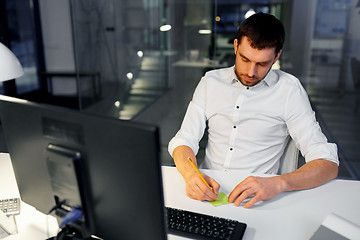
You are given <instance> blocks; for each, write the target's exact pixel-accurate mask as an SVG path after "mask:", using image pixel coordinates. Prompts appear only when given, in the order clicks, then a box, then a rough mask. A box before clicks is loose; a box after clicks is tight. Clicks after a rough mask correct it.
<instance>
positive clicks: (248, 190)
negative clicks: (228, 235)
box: [169, 13, 339, 208]
mask: <svg viewBox="0 0 360 240" xmlns="http://www.w3.org/2000/svg"><path fill="white" fill-rule="evenodd" d="M284 40H285V31H284V27H283V25H282V23H281V22H280V21H279V20H278V19H276V18H275V17H274V16H272V15H269V14H264V13H257V14H254V15H252V16H251V17H249V18H248V19H246V20H245V21H244V22H242V24H241V26H240V28H239V30H238V33H237V38H236V39H235V40H234V50H235V55H236V59H235V66H233V67H230V68H224V69H219V70H214V71H210V72H207V73H206V74H205V76H204V77H203V78H202V79H201V80H200V82H199V84H198V86H197V88H196V90H195V92H194V95H193V99H192V101H191V102H190V103H189V106H188V109H187V112H186V114H185V117H184V120H183V123H182V125H181V128H180V130H179V131H178V133H177V134H176V136H175V137H174V138H173V139H172V140H171V141H170V143H169V153H170V154H171V155H172V157H173V159H174V162H175V165H176V167H177V169H178V170H179V172H180V173H181V174H182V176H183V178H184V180H185V182H186V194H187V195H188V196H189V197H190V198H193V199H197V200H201V201H203V200H207V201H211V200H215V199H217V198H218V191H219V188H220V186H219V184H218V183H217V182H216V180H215V179H212V178H211V177H209V176H207V175H205V174H202V175H203V176H204V178H205V180H206V182H207V183H208V185H210V187H211V188H212V190H211V189H210V188H209V187H207V186H206V184H205V183H204V182H203V181H202V180H201V178H200V176H199V175H198V174H197V173H196V171H195V169H194V168H193V166H192V165H191V163H190V162H189V161H188V158H191V159H192V161H193V162H194V164H195V165H196V164H197V161H196V157H195V155H196V154H197V151H198V148H199V146H198V145H199V141H200V140H201V138H202V136H203V134H204V131H205V128H206V126H207V125H208V144H207V146H206V155H205V159H204V162H203V163H202V168H210V169H238V170H244V171H247V172H252V173H260V174H277V173H278V169H279V159H280V157H281V155H282V154H283V152H284V148H285V146H286V143H287V140H288V138H289V137H290V136H291V138H292V139H293V140H294V141H295V143H296V146H297V147H298V148H299V149H300V151H301V153H302V155H303V156H304V157H305V161H306V164H304V165H303V166H302V167H300V168H299V169H297V170H296V171H294V172H291V173H287V174H283V175H279V176H274V177H269V178H261V177H248V178H247V179H245V180H244V181H242V182H240V183H239V184H238V185H237V186H236V187H235V188H234V189H233V190H232V192H231V193H230V195H229V202H232V203H233V204H234V205H235V206H239V205H240V204H241V203H242V202H243V201H244V200H245V199H246V198H248V197H252V198H251V200H250V201H248V202H247V203H246V204H245V205H244V207H245V208H249V207H251V206H253V205H254V204H255V203H256V202H259V201H263V200H267V199H271V198H273V197H275V196H276V195H278V194H279V193H280V192H283V191H294V190H301V189H309V188H314V187H317V186H319V185H321V184H323V183H325V182H327V181H329V180H331V179H333V178H335V177H336V176H337V173H338V165H339V160H338V156H337V147H336V145H335V144H333V143H328V142H327V139H326V137H325V136H324V134H323V133H322V131H321V129H320V127H319V125H318V123H317V121H316V119H315V114H314V112H313V110H312V108H311V106H310V103H309V100H308V96H307V93H306V92H305V90H304V88H303V87H302V86H301V83H300V82H299V80H298V79H297V78H295V77H294V76H292V75H290V74H288V73H285V72H283V71H280V70H272V69H271V67H272V65H273V64H274V63H275V62H276V61H277V60H278V59H279V57H280V54H281V52H282V47H283V44H284Z"/></svg>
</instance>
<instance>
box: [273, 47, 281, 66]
mask: <svg viewBox="0 0 360 240" xmlns="http://www.w3.org/2000/svg"><path fill="white" fill-rule="evenodd" d="M281 53H282V49H280V51H279V52H278V54H277V55H276V57H275V59H274V62H273V64H274V63H276V61H277V60H278V59H279V57H280V55H281Z"/></svg>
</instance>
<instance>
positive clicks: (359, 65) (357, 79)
mask: <svg viewBox="0 0 360 240" xmlns="http://www.w3.org/2000/svg"><path fill="white" fill-rule="evenodd" d="M351 72H352V78H353V82H354V89H355V109H354V112H355V113H356V112H357V110H358V107H359V102H360V61H359V60H357V59H356V58H354V57H353V58H351Z"/></svg>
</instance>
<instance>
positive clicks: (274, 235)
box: [0, 154, 360, 240]
mask: <svg viewBox="0 0 360 240" xmlns="http://www.w3.org/2000/svg"><path fill="white" fill-rule="evenodd" d="M162 170H163V183H164V195H165V205H166V206H169V207H175V208H180V209H187V210H190V211H194V212H200V213H205V214H210V215H215V216H219V217H225V218H229V219H234V220H238V221H241V222H244V223H247V225H248V227H247V229H246V232H245V236H244V239H245V240H255V239H261V240H264V239H277V240H281V239H286V240H288V239H292V240H296V239H299V240H300V239H301V240H304V239H309V238H310V237H311V236H312V235H313V233H314V232H315V231H316V230H317V228H319V226H320V225H321V223H322V222H323V221H324V219H325V217H326V216H327V215H329V214H330V213H336V214H337V215H340V216H342V217H344V218H346V219H348V220H349V221H351V222H354V223H355V224H358V225H360V207H359V203H360V182H359V181H348V180H333V181H331V182H329V183H327V184H325V185H323V186H321V187H318V188H315V189H311V190H305V191H297V192H288V193H281V194H280V195H278V196H277V197H275V198H274V199H272V200H268V201H264V202H261V203H258V204H256V205H255V206H253V207H252V208H250V209H244V208H242V207H235V206H233V205H232V204H227V205H223V206H218V207H213V206H212V205H211V204H210V203H208V202H200V201H195V200H192V199H190V198H188V197H187V196H186V194H185V183H184V181H183V179H182V176H181V175H180V174H179V172H178V171H177V170H176V168H173V167H162ZM9 172H10V173H11V172H12V165H11V161H10V158H9V156H8V155H7V154H0V189H1V191H0V192H1V194H0V197H1V196H6V197H16V196H19V194H18V191H17V185H16V182H15V185H14V181H15V178H14V177H13V174H9ZM204 172H205V173H206V174H208V175H209V176H211V177H213V178H214V179H216V180H217V181H218V182H219V183H220V185H221V188H220V191H223V192H225V193H226V194H229V193H230V192H231V190H232V189H233V188H234V187H235V186H236V185H237V184H238V183H239V182H240V181H241V180H243V179H244V178H245V177H246V176H247V175H248V174H244V173H241V172H238V171H226V172H225V171H215V170H204ZM4 173H6V176H7V177H6V178H5V177H3V176H5V174H4ZM4 183H6V184H4ZM8 186H10V187H8ZM14 189H15V190H14ZM8 192H10V193H11V192H12V195H9V194H6V195H4V194H3V193H8ZM16 221H17V225H18V230H19V233H18V234H16V235H11V236H8V237H6V238H4V239H5V240H20V239H21V240H22V239H45V238H47V237H49V236H52V235H54V234H55V233H56V231H57V225H56V221H55V218H53V217H46V216H45V215H44V214H42V213H40V212H38V211H36V209H35V208H33V207H31V206H29V205H27V204H25V203H22V205H21V213H20V215H18V216H17V217H16ZM48 232H49V234H48ZM48 235H49V236H48ZM169 239H170V240H174V239H183V238H180V237H177V236H173V235H169Z"/></svg>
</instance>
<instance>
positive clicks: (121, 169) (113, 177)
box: [0, 96, 166, 240]
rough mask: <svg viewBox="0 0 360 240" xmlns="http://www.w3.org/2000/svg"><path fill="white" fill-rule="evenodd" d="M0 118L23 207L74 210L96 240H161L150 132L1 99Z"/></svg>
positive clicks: (155, 135) (154, 134)
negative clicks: (96, 237) (79, 212)
mask: <svg viewBox="0 0 360 240" xmlns="http://www.w3.org/2000/svg"><path fill="white" fill-rule="evenodd" d="M0 115H1V123H2V127H3V131H4V135H5V140H6V144H7V147H8V151H9V154H10V157H11V160H12V163H13V168H14V172H15V176H16V179H17V183H18V187H19V191H20V195H21V199H22V200H23V201H24V202H26V203H28V204H30V205H32V206H34V207H36V208H37V209H38V210H39V211H41V212H43V213H45V214H47V213H48V211H49V210H50V209H51V208H52V207H54V205H55V204H56V201H57V203H60V202H61V201H65V202H66V203H68V205H69V206H70V207H73V208H80V209H81V210H82V212H83V214H84V217H83V218H82V219H83V221H81V223H83V224H82V228H85V230H86V231H85V232H88V233H90V234H94V235H96V236H98V237H101V238H103V239H127V240H129V239H156V240H159V239H166V227H165V226H166V225H165V215H164V214H165V210H164V199H163V190H162V177H161V164H160V144H159V130H158V128H157V127H156V126H152V125H146V124H143V123H137V122H132V121H123V120H119V119H114V118H107V117H101V116H97V115H91V114H88V113H84V112H79V111H74V110H70V109H65V108H60V107H55V106H50V105H45V104H37V103H32V102H29V101H25V100H20V99H16V98H11V97H6V96H0ZM54 199H56V201H55V200H54ZM63 203H64V202H63ZM65 205H66V204H65ZM61 217H62V216H61Z"/></svg>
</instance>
